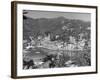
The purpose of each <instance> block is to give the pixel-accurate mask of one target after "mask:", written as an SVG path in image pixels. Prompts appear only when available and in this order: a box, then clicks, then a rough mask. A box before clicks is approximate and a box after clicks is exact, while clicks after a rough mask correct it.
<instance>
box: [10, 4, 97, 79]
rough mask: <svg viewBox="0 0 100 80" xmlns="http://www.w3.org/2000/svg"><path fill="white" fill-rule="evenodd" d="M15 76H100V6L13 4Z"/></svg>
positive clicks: (13, 60)
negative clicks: (99, 10) (99, 47)
mask: <svg viewBox="0 0 100 80" xmlns="http://www.w3.org/2000/svg"><path fill="white" fill-rule="evenodd" d="M12 16H13V17H12V63H11V64H12V76H13V77H15V78H22V77H45V76H60V75H61V76H63V75H74V74H77V75H78V74H92V73H97V7H96V6H84V5H68V4H66V5H65V4H52V3H34V2H33V3H32V2H13V3H12Z"/></svg>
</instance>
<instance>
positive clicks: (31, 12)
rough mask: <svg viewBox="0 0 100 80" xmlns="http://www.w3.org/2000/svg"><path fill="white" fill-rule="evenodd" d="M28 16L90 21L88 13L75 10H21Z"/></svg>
mask: <svg viewBox="0 0 100 80" xmlns="http://www.w3.org/2000/svg"><path fill="white" fill-rule="evenodd" d="M23 12H27V14H25V15H26V16H27V17H30V18H57V17H65V18H67V19H78V20H83V21H91V14H90V13H76V12H57V11H36V10H23Z"/></svg>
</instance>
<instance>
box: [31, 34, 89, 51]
mask: <svg viewBox="0 0 100 80" xmlns="http://www.w3.org/2000/svg"><path fill="white" fill-rule="evenodd" d="M69 39H70V43H67V41H66V42H63V41H51V40H50V35H48V36H45V37H44V38H42V37H41V36H38V40H36V41H35V40H34V39H32V41H31V44H33V47H35V46H36V47H43V48H47V49H52V50H83V49H84V46H85V42H86V39H80V41H78V42H76V40H75V38H74V37H72V36H70V37H69ZM34 44H36V45H35V46H34ZM89 45H90V43H89ZM31 46H32V45H31Z"/></svg>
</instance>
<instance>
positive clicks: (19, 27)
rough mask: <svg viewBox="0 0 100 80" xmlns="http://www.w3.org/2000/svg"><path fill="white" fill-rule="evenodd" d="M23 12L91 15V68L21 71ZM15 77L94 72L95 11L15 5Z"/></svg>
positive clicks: (81, 8)
mask: <svg viewBox="0 0 100 80" xmlns="http://www.w3.org/2000/svg"><path fill="white" fill-rule="evenodd" d="M23 10H37V11H38V10H39V11H40V10H41V11H58V12H77V13H78V12H79V13H90V14H91V45H92V46H91V66H85V67H70V68H53V69H51V68H49V69H29V70H24V69H23V65H22V64H23V59H22V58H23ZM16 57H17V76H35V75H36V76H37V75H51V74H64V73H66V74H69V73H84V72H95V71H96V9H94V8H83V7H70V6H68V7H64V6H63V7H61V6H50V5H36V4H32V5H28V4H17V56H16Z"/></svg>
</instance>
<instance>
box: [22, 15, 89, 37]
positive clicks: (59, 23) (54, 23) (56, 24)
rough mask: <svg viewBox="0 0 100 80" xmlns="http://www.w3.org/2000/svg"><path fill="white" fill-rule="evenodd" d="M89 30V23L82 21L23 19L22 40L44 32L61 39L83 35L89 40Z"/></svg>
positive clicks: (60, 18) (62, 18)
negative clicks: (58, 36)
mask: <svg viewBox="0 0 100 80" xmlns="http://www.w3.org/2000/svg"><path fill="white" fill-rule="evenodd" d="M90 29H91V25H90V22H85V21H82V20H76V19H66V18H64V17H57V18H38V19H33V18H29V17H25V16H24V17H23V34H24V36H23V38H24V39H29V36H34V37H37V36H38V35H44V34H45V33H46V32H49V33H52V34H53V35H56V34H57V35H60V36H62V37H65V36H66V37H69V36H74V37H75V38H77V37H78V36H79V34H81V33H83V34H84V36H88V38H90V32H91V31H90Z"/></svg>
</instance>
